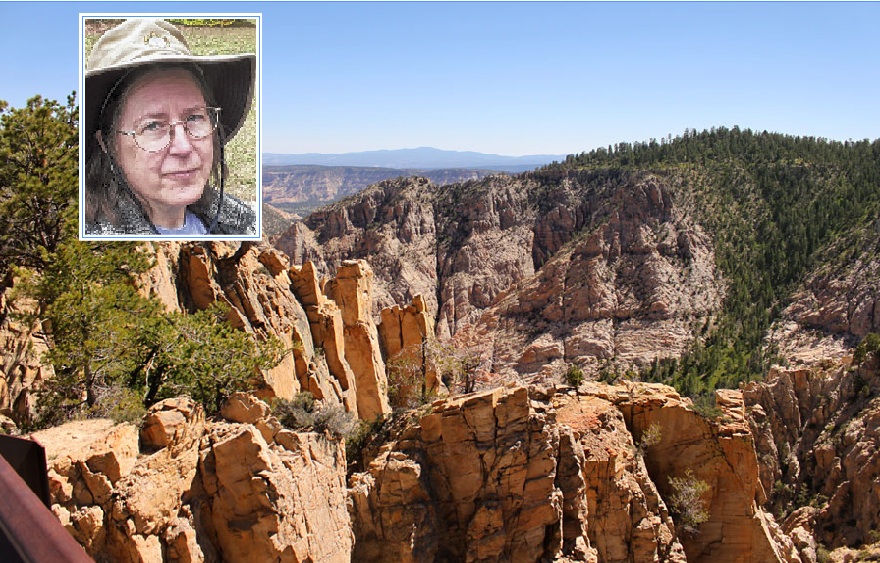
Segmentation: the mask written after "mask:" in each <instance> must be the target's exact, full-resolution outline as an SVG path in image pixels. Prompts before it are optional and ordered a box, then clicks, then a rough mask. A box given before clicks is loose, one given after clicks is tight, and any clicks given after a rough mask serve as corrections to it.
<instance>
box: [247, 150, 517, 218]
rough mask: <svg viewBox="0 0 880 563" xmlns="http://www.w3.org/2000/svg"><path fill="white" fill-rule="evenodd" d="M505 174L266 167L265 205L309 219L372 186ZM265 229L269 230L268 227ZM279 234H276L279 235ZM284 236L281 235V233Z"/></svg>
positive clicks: (442, 182) (469, 170) (456, 170)
mask: <svg viewBox="0 0 880 563" xmlns="http://www.w3.org/2000/svg"><path fill="white" fill-rule="evenodd" d="M505 173H506V172H504V171H499V170H489V169H474V168H441V169H434V168H431V169H426V168H421V169H418V168H384V167H383V168H380V167H375V166H374V167H368V166H323V165H317V164H287V165H270V164H264V165H263V203H264V204H268V205H272V206H274V207H275V208H277V209H279V210H283V211H284V212H287V213H292V214H296V215H300V216H303V217H304V216H306V215H308V214H309V213H311V212H312V211H313V210H315V209H316V208H318V207H320V206H322V205H326V204H328V203H332V202H334V201H337V200H339V199H342V198H344V197H346V196H350V195H353V194H355V193H357V192H359V191H361V190H362V189H364V188H366V187H367V186H369V185H370V184H375V183H376V182H381V181H382V180H387V179H389V178H397V177H401V176H404V177H406V176H422V177H425V178H428V179H429V180H431V182H433V183H434V184H435V185H437V186H445V185H447V184H453V183H456V182H466V181H467V180H479V179H481V178H485V177H486V176H489V175H493V174H505ZM263 226H264V228H265V227H266V225H265V223H264V225H263ZM275 232H276V231H273V234H275ZM277 232H280V231H277Z"/></svg>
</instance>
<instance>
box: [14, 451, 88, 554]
mask: <svg viewBox="0 0 880 563" xmlns="http://www.w3.org/2000/svg"><path fill="white" fill-rule="evenodd" d="M0 532H2V533H3V534H4V535H5V536H6V540H7V542H8V543H7V544H6V545H7V547H6V549H11V550H12V553H2V552H0V559H2V560H3V561H15V560H16V559H15V556H16V555H17V556H18V561H25V562H27V563H44V562H55V561H63V562H69V563H80V562H83V563H85V562H92V563H94V562H93V561H92V559H91V558H90V557H89V556H88V555H86V552H85V551H83V548H82V546H80V545H79V544H78V543H77V542H76V540H74V539H73V536H71V535H70V533H68V531H67V530H65V529H64V526H62V525H61V522H59V521H58V518H56V517H55V515H54V514H52V511H50V510H49V509H48V508H46V505H44V504H43V503H42V502H41V501H40V499H39V498H38V497H37V496H36V495H35V494H34V493H33V492H31V490H30V488H29V487H28V486H27V484H25V482H24V480H23V479H22V478H21V477H19V475H18V473H16V471H15V469H13V468H12V466H11V465H9V463H8V462H7V461H6V460H5V459H4V458H3V457H2V456H0Z"/></svg>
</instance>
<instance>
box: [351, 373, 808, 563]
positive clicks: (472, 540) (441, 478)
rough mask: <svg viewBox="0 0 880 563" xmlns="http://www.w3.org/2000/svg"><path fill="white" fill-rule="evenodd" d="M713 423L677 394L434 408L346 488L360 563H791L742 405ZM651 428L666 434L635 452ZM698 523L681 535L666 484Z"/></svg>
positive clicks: (503, 395) (731, 405) (542, 397)
mask: <svg viewBox="0 0 880 563" xmlns="http://www.w3.org/2000/svg"><path fill="white" fill-rule="evenodd" d="M721 408H722V409H723V410H724V412H725V415H727V416H729V417H730V418H729V421H726V422H713V421H706V420H704V419H702V417H700V415H698V414H696V413H695V412H693V411H692V410H691V409H690V407H689V401H687V400H683V399H681V398H680V397H678V395H677V394H675V392H674V391H672V389H670V388H668V387H663V386H652V385H645V384H636V385H630V386H628V387H626V388H623V387H609V386H606V385H601V384H596V385H590V386H587V387H585V388H582V389H581V390H579V391H578V392H575V391H574V390H570V391H567V392H561V393H552V392H551V393H547V392H545V391H540V390H537V389H532V391H531V392H530V391H529V390H527V389H526V388H524V387H516V386H514V387H507V388H499V389H494V390H491V391H485V392H481V393H476V394H472V395H467V396H463V397H460V398H456V399H449V400H445V401H438V402H436V403H434V405H433V406H432V407H431V409H430V410H427V411H425V412H423V413H421V414H418V415H416V416H414V417H413V418H412V419H411V420H410V421H408V422H406V423H404V424H402V425H401V426H400V427H398V428H397V429H396V430H395V431H394V432H393V434H394V435H393V436H392V439H391V440H389V441H388V442H387V443H386V444H385V445H384V446H383V447H382V448H381V449H380V450H379V452H378V453H377V455H376V456H375V457H374V458H373V459H372V460H371V461H370V463H369V464H368V466H367V467H366V470H365V471H363V472H362V473H357V474H355V475H354V476H353V477H352V478H351V481H350V484H351V495H352V501H353V505H352V518H353V525H354V527H355V536H356V542H355V547H354V557H353V559H354V560H356V561H389V562H390V561H540V560H557V561H621V562H622V561H713V562H715V561H731V562H732V561H762V562H763V561H799V560H800V559H799V556H798V554H797V552H796V550H795V547H794V545H793V544H792V542H791V540H789V539H788V538H787V537H785V536H784V535H783V534H782V533H781V531H780V530H779V528H778V527H777V526H776V525H775V523H774V521H773V517H772V516H770V515H769V514H766V513H765V512H763V510H762V509H761V508H760V507H759V504H760V503H761V502H763V491H762V489H761V487H760V481H759V478H758V466H757V459H756V458H755V455H754V450H753V449H752V448H751V435H750V433H749V429H748V425H747V423H746V422H745V419H744V416H743V413H744V409H743V403H742V398H741V396H739V395H737V394H736V393H735V392H732V393H731V395H730V396H727V397H725V399H724V400H723V401H722V402H721ZM650 425H656V427H657V428H658V432H659V435H660V436H661V438H660V439H659V440H657V441H655V442H654V443H652V444H651V445H650V446H644V447H642V446H640V445H637V444H639V438H640V437H641V436H642V435H643V434H644V433H645V432H646V430H647V428H648V427H649V426H650ZM687 469H693V470H694V471H696V475H697V476H698V478H699V479H701V480H703V481H704V482H705V483H706V484H707V485H708V488H707V491H708V492H707V493H706V494H705V495H704V498H702V502H705V505H706V507H707V511H708V518H707V520H706V521H705V522H704V523H702V524H700V526H699V530H698V533H696V534H693V535H687V534H684V533H682V532H681V531H678V529H677V527H676V524H675V522H674V518H673V517H671V516H670V510H669V508H668V500H666V499H669V498H670V485H669V478H670V477H673V476H679V475H683V474H685V472H686V470H687Z"/></svg>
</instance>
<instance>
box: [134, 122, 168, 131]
mask: <svg viewBox="0 0 880 563" xmlns="http://www.w3.org/2000/svg"><path fill="white" fill-rule="evenodd" d="M165 127H166V125H165V122H164V121H148V122H147V123H144V124H143V125H141V128H140V132H141V133H155V132H157V131H163V130H164V129H165Z"/></svg>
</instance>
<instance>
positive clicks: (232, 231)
mask: <svg viewBox="0 0 880 563" xmlns="http://www.w3.org/2000/svg"><path fill="white" fill-rule="evenodd" d="M207 189H208V190H210V191H209V193H208V195H209V197H208V198H205V199H207V203H202V202H201V201H200V202H196V203H194V204H193V205H190V206H188V207H187V209H189V210H190V211H192V212H193V213H194V214H195V215H196V216H197V217H198V218H199V219H200V220H201V221H202V223H204V225H205V227H206V228H207V229H209V234H212V235H244V236H249V235H251V236H252V235H255V234H257V214H256V213H255V212H254V210H253V209H251V207H250V206H249V205H247V204H246V203H244V202H243V201H241V200H240V199H238V198H237V197H235V196H231V195H229V194H223V197H222V200H221V198H220V194H219V193H218V192H217V191H216V190H215V189H213V188H207ZM218 200H220V212H219V214H218V213H217V202H218ZM116 210H117V212H118V213H119V217H120V218H121V224H119V225H112V224H110V223H109V222H108V221H100V220H99V221H98V222H97V223H92V224H88V225H86V226H85V233H86V235H156V236H160V235H159V232H158V231H157V230H156V228H155V227H154V226H153V224H152V223H151V222H150V220H149V219H148V218H147V215H146V214H145V213H144V210H143V208H142V207H141V206H140V205H139V204H138V203H137V202H136V201H135V200H134V198H133V197H132V196H131V195H130V194H128V193H126V192H122V193H120V195H119V199H118V200H117V202H116ZM215 217H216V218H217V224H216V225H215V226H214V228H213V229H211V225H212V224H213V223H214V218H215Z"/></svg>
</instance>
